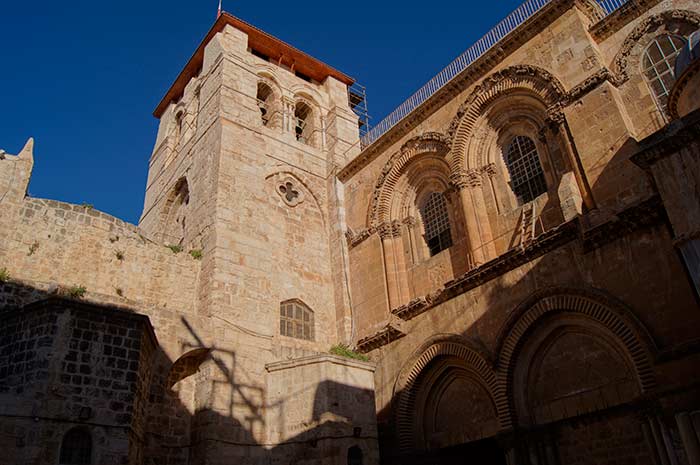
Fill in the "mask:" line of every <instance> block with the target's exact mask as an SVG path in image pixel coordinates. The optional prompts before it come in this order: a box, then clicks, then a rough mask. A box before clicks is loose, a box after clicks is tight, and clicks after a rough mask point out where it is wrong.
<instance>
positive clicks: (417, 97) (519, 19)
mask: <svg viewBox="0 0 700 465" xmlns="http://www.w3.org/2000/svg"><path fill="white" fill-rule="evenodd" d="M553 1H556V0H527V1H526V2H525V3H523V4H522V5H520V6H519V7H518V8H517V9H516V10H515V11H513V12H512V13H511V14H509V15H508V16H506V18H505V19H503V20H502V21H501V22H500V23H498V24H497V25H496V26H495V27H494V28H493V29H491V30H490V31H489V32H488V33H486V35H485V36H483V37H482V38H481V39H479V40H477V41H476V43H474V45H472V46H471V47H469V48H468V49H467V50H466V51H465V52H464V53H462V54H461V55H459V56H458V57H457V58H456V59H455V60H454V61H453V62H452V63H450V64H449V65H447V66H446V67H445V68H444V69H443V70H442V71H440V72H439V73H438V74H437V76H435V77H434V78H432V79H431V80H430V81H428V82H427V83H426V84H425V85H424V86H423V87H421V88H420V89H418V91H417V92H416V93H414V94H413V95H411V96H410V97H409V98H408V100H406V101H405V102H403V103H402V104H401V105H399V106H398V108H396V109H395V110H394V111H392V112H391V113H390V114H389V115H388V116H387V117H386V118H384V119H383V120H381V121H380V122H379V123H378V124H377V125H376V126H374V127H373V128H372V129H371V130H369V131H368V132H367V134H365V135H364V136H362V137H361V138H360V145H361V147H362V148H363V149H364V148H365V147H368V146H369V145H371V144H372V143H374V142H375V141H376V140H377V139H379V138H380V137H381V136H383V135H384V134H386V133H387V132H388V131H389V130H390V129H391V128H393V127H394V126H396V124H398V123H399V122H400V121H401V120H402V119H404V118H405V117H406V116H408V115H409V114H410V113H411V112H412V111H413V110H415V109H416V108H418V107H419V106H420V105H421V104H422V103H424V102H425V101H426V100H428V99H429V98H430V97H432V96H433V95H434V94H435V93H436V92H437V91H438V90H440V89H442V88H443V87H444V86H445V85H446V84H447V83H448V82H450V81H451V80H452V79H453V78H454V77H455V76H457V75H458V74H460V73H462V71H464V70H465V69H467V68H468V67H469V66H470V65H471V64H472V63H474V62H475V61H476V60H478V59H479V58H480V57H481V56H483V55H484V54H485V53H486V52H487V51H489V50H490V49H491V48H492V47H493V46H494V45H496V44H497V43H498V42H500V41H501V40H502V39H503V38H504V37H506V36H507V35H508V34H510V33H511V32H513V30H515V29H516V28H517V27H518V26H520V25H521V24H523V23H524V22H525V21H527V20H528V19H530V18H531V17H532V16H534V15H535V14H536V13H537V12H539V11H540V10H542V8H544V7H545V6H547V5H549V4H550V3H552V2H553ZM596 1H597V3H598V4H599V5H600V6H601V7H602V9H603V10H604V11H603V12H604V14H605V15H606V16H607V15H609V14H610V13H612V12H613V11H615V10H617V9H618V8H619V7H620V6H622V5H623V4H625V3H627V1H628V0H596Z"/></svg>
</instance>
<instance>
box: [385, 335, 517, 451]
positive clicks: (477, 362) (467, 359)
mask: <svg viewBox="0 0 700 465" xmlns="http://www.w3.org/2000/svg"><path fill="white" fill-rule="evenodd" d="M444 357H451V358H454V359H456V360H458V361H459V362H460V365H461V368H462V369H464V370H466V371H468V372H469V373H470V374H471V375H472V376H473V377H474V378H475V379H477V380H478V381H479V383H480V384H481V385H482V387H483V388H485V390H486V391H487V392H488V395H489V397H490V399H491V402H492V403H493V407H494V413H495V416H496V417H497V419H498V423H499V428H502V415H501V413H502V412H505V411H507V405H508V402H507V398H506V395H505V390H504V389H503V386H502V385H501V384H500V383H499V379H498V377H497V375H496V373H495V372H494V370H493V368H492V366H491V363H490V362H489V361H487V358H486V357H484V356H483V355H482V353H481V352H480V351H479V350H477V349H475V348H472V347H470V346H469V345H468V344H467V343H465V342H464V341H463V340H462V339H461V338H459V337H458V336H449V335H438V336H435V337H433V338H431V339H429V340H428V341H427V342H426V343H425V344H423V346H422V348H421V349H420V350H419V351H417V352H416V354H415V355H414V356H413V357H412V358H411V359H410V360H409V361H408V362H407V363H406V365H404V368H403V369H402V371H401V373H400V374H399V376H398V378H397V381H396V384H395V386H394V396H393V398H394V399H396V401H395V404H394V409H395V410H394V414H395V419H396V430H397V439H398V443H399V447H400V449H401V450H402V451H410V450H412V449H413V448H414V447H415V443H416V441H415V435H416V431H415V424H416V420H418V421H422V420H423V419H421V418H419V419H416V410H417V409H419V406H417V405H416V403H417V396H418V393H419V389H420V382H421V376H422V375H423V374H424V373H425V372H426V371H428V370H429V365H430V364H431V362H434V361H435V360H437V359H440V358H444Z"/></svg>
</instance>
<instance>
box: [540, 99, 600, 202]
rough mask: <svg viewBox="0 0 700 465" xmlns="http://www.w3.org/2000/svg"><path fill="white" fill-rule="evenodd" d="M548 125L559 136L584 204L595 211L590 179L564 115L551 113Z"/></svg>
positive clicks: (556, 112) (558, 112) (559, 112)
mask: <svg viewBox="0 0 700 465" xmlns="http://www.w3.org/2000/svg"><path fill="white" fill-rule="evenodd" d="M548 123H549V126H550V128H551V130H552V132H553V133H555V134H557V135H558V136H559V140H560V141H561V144H562V146H563V149H564V152H565V153H566V156H567V158H568V159H569V163H570V165H571V169H572V171H573V172H574V176H575V177H576V184H578V188H579V190H580V191H581V197H582V198H583V204H584V205H585V206H586V208H587V209H588V210H593V209H594V208H596V206H595V201H594V200H593V193H592V191H591V186H590V185H589V184H588V178H586V174H585V171H584V169H583V165H581V160H580V159H579V157H578V154H577V153H576V149H575V148H574V144H573V137H572V136H571V131H570V130H569V125H568V124H567V122H566V117H565V116H564V113H562V112H561V111H552V112H550V113H549V115H548Z"/></svg>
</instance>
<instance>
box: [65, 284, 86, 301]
mask: <svg viewBox="0 0 700 465" xmlns="http://www.w3.org/2000/svg"><path fill="white" fill-rule="evenodd" d="M86 292H87V289H86V288H85V286H82V285H80V286H72V287H70V288H68V295H69V296H70V297H73V298H74V299H80V298H82V297H83V296H84V295H85V293H86Z"/></svg>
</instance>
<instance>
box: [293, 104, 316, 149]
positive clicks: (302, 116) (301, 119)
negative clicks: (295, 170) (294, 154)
mask: <svg viewBox="0 0 700 465" xmlns="http://www.w3.org/2000/svg"><path fill="white" fill-rule="evenodd" d="M312 113H313V112H312V110H311V107H310V106H308V105H307V104H306V103H304V102H297V104H296V106H295V107H294V121H295V124H294V134H295V136H296V138H297V140H298V141H300V142H303V143H305V144H309V145H310V144H311V136H312V135H313V124H312V118H311V116H312Z"/></svg>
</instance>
